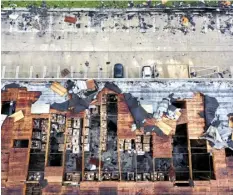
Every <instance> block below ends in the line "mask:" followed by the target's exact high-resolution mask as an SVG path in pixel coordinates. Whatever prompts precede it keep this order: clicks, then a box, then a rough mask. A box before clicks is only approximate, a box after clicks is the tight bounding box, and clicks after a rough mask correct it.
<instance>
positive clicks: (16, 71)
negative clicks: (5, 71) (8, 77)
mask: <svg viewBox="0 0 233 195" xmlns="http://www.w3.org/2000/svg"><path fill="white" fill-rule="evenodd" d="M15 78H16V79H18V78H19V66H16V70H15Z"/></svg>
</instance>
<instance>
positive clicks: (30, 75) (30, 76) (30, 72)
mask: <svg viewBox="0 0 233 195" xmlns="http://www.w3.org/2000/svg"><path fill="white" fill-rule="evenodd" d="M32 72H33V66H30V69H29V78H30V79H31V78H32Z"/></svg>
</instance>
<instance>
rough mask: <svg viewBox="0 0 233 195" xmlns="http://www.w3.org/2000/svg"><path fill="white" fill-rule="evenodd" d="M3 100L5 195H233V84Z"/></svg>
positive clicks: (128, 84)
mask: <svg viewBox="0 0 233 195" xmlns="http://www.w3.org/2000/svg"><path fill="white" fill-rule="evenodd" d="M1 90H2V95H1V99H2V100H1V101H2V102H1V103H2V104H1V105H2V108H1V110H2V119H1V128H2V131H1V141H2V145H1V147H2V151H1V153H2V169H1V173H2V177H1V181H2V194H7V195H9V194H26V195H31V194H47V195H48V194H63V195H65V194H67V195H68V194H119V195H120V194H135V195H136V194H146V195H150V194H151V195H156V194H158V195H161V194H164V193H165V194H167V195H168V194H169V195H173V194H190V195H201V194H205V195H207V194H224V195H225V194H226V195H231V194H233V187H232V186H233V82H232V80H215V81H206V80H199V81H197V80H173V81H171V80H153V81H142V80H122V81H119V80H114V79H113V80H112V81H106V80H100V79H99V80H98V79H97V80H85V79H83V80H60V81H56V80H50V81H17V82H15V81H11V80H3V81H2V89H1ZM184 192H185V193H184Z"/></svg>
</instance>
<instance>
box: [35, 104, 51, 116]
mask: <svg viewBox="0 0 233 195" xmlns="http://www.w3.org/2000/svg"><path fill="white" fill-rule="evenodd" d="M49 110H50V104H32V106H31V113H32V114H48V113H49Z"/></svg>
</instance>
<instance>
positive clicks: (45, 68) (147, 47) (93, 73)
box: [1, 12, 233, 78]
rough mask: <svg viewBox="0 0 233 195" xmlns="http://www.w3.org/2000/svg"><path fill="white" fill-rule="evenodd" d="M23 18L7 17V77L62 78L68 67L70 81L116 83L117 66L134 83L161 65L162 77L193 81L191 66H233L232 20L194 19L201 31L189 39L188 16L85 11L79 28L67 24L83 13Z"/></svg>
mask: <svg viewBox="0 0 233 195" xmlns="http://www.w3.org/2000/svg"><path fill="white" fill-rule="evenodd" d="M17 14H19V16H18V18H17V19H16V20H12V19H9V18H5V16H4V15H3V14H2V23H1V25H2V32H1V34H2V44H1V48H2V77H4V78H15V77H19V78H24V77H26V78H28V77H36V76H37V77H61V74H60V71H61V70H63V69H65V68H66V69H68V70H69V71H70V72H71V73H70V75H68V76H69V77H81V78H83V77H89V78H98V77H99V78H110V77H112V75H113V71H112V70H113V66H114V64H115V63H122V64H123V65H124V67H125V77H128V78H138V77H140V76H141V74H140V72H141V68H142V66H144V65H151V66H152V65H153V66H156V69H157V70H158V72H159V76H160V77H166V78H169V77H172V78H174V77H176V78H181V77H188V66H192V67H195V66H197V67H211V66H214V67H218V68H219V71H224V70H226V69H229V70H230V68H231V66H232V56H233V28H227V27H226V25H227V24H231V25H232V18H233V17H232V16H231V15H211V14H203V15H202V16H200V15H193V21H194V22H195V26H192V25H189V26H188V27H187V30H188V32H187V34H186V35H185V33H184V32H182V29H181V27H182V25H181V22H180V20H181V17H182V13H180V14H169V15H168V14H161V13H114V14H113V13H110V12H107V13H95V15H94V16H93V15H92V16H91V15H90V14H88V12H82V13H78V21H77V24H78V25H77V24H69V23H66V22H64V17H65V16H66V15H71V16H73V15H76V14H77V13H68V12H56V13H54V12H53V13H50V12H48V15H47V16H46V17H40V16H38V15H33V14H31V13H27V12H25V13H23V12H20V13H17ZM25 14H26V16H27V15H28V17H29V20H28V19H25ZM129 16H130V17H129ZM129 18H130V19H129ZM142 18H143V20H142ZM40 20H43V21H44V23H43V24H41V23H40V22H41V21H40ZM25 21H26V22H25ZM28 21H29V22H28ZM38 21H39V22H38ZM212 21H214V23H213V22H212ZM36 22H38V24H39V28H37V26H36V25H37V24H36ZM142 22H143V23H146V25H147V26H148V27H147V28H146V29H144V28H143V29H142V28H140V25H141V24H142ZM22 23H23V25H22ZM79 24H80V26H79ZM209 25H211V26H212V28H211V27H210V26H209ZM22 26H23V27H22ZM41 29H42V30H41ZM222 29H225V30H224V32H223V30H222ZM86 61H88V62H89V66H88V67H87V66H86V65H85V62H86Z"/></svg>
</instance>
